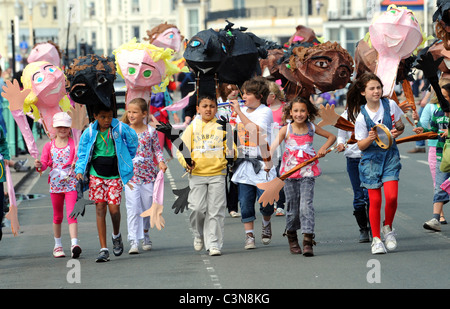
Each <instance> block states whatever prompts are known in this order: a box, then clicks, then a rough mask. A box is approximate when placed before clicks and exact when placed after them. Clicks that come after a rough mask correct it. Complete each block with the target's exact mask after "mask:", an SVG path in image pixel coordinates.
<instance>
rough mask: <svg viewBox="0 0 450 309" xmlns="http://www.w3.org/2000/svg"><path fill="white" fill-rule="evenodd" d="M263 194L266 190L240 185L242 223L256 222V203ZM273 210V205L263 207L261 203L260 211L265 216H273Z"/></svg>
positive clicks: (239, 196)
mask: <svg viewBox="0 0 450 309" xmlns="http://www.w3.org/2000/svg"><path fill="white" fill-rule="evenodd" d="M263 192H264V190H261V189H259V188H258V187H256V186H253V185H248V184H244V183H238V198H239V204H240V206H241V215H242V218H241V221H242V223H247V222H252V221H255V219H256V216H255V202H256V200H257V199H259V197H260V196H261V195H262V194H263ZM273 209H274V208H273V205H267V206H266V207H263V206H262V204H261V203H260V204H259V211H260V212H261V214H262V215H263V216H271V215H272V214H273Z"/></svg>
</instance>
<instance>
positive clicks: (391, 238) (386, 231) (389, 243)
mask: <svg viewBox="0 0 450 309" xmlns="http://www.w3.org/2000/svg"><path fill="white" fill-rule="evenodd" d="M394 231H395V229H392V230H391V227H390V226H389V225H385V226H383V227H382V228H381V232H382V233H383V236H384V244H385V246H386V249H388V250H389V251H392V250H395V248H397V240H396V239H395V236H396V234H395V232H394Z"/></svg>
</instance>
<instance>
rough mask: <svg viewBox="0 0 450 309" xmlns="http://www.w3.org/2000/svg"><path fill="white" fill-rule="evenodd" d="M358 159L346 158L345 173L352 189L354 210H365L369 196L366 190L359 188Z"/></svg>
mask: <svg viewBox="0 0 450 309" xmlns="http://www.w3.org/2000/svg"><path fill="white" fill-rule="evenodd" d="M360 160H361V159H360V158H347V173H348V177H349V178H350V183H351V184H352V188H353V208H354V210H356V211H357V210H365V208H366V207H367V206H369V194H368V193H367V189H366V188H363V187H361V180H360V178H359V168H358V166H359V161H360Z"/></svg>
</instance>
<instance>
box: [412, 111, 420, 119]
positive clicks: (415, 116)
mask: <svg viewBox="0 0 450 309" xmlns="http://www.w3.org/2000/svg"><path fill="white" fill-rule="evenodd" d="M412 119H414V120H419V119H420V117H419V113H418V112H417V111H413V112H412Z"/></svg>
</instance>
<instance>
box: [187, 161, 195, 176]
mask: <svg viewBox="0 0 450 309" xmlns="http://www.w3.org/2000/svg"><path fill="white" fill-rule="evenodd" d="M194 168H195V162H194V161H192V165H191V166H190V165H188V164H186V171H187V172H188V173H189V174H191V173H192V171H193V170H194Z"/></svg>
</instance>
